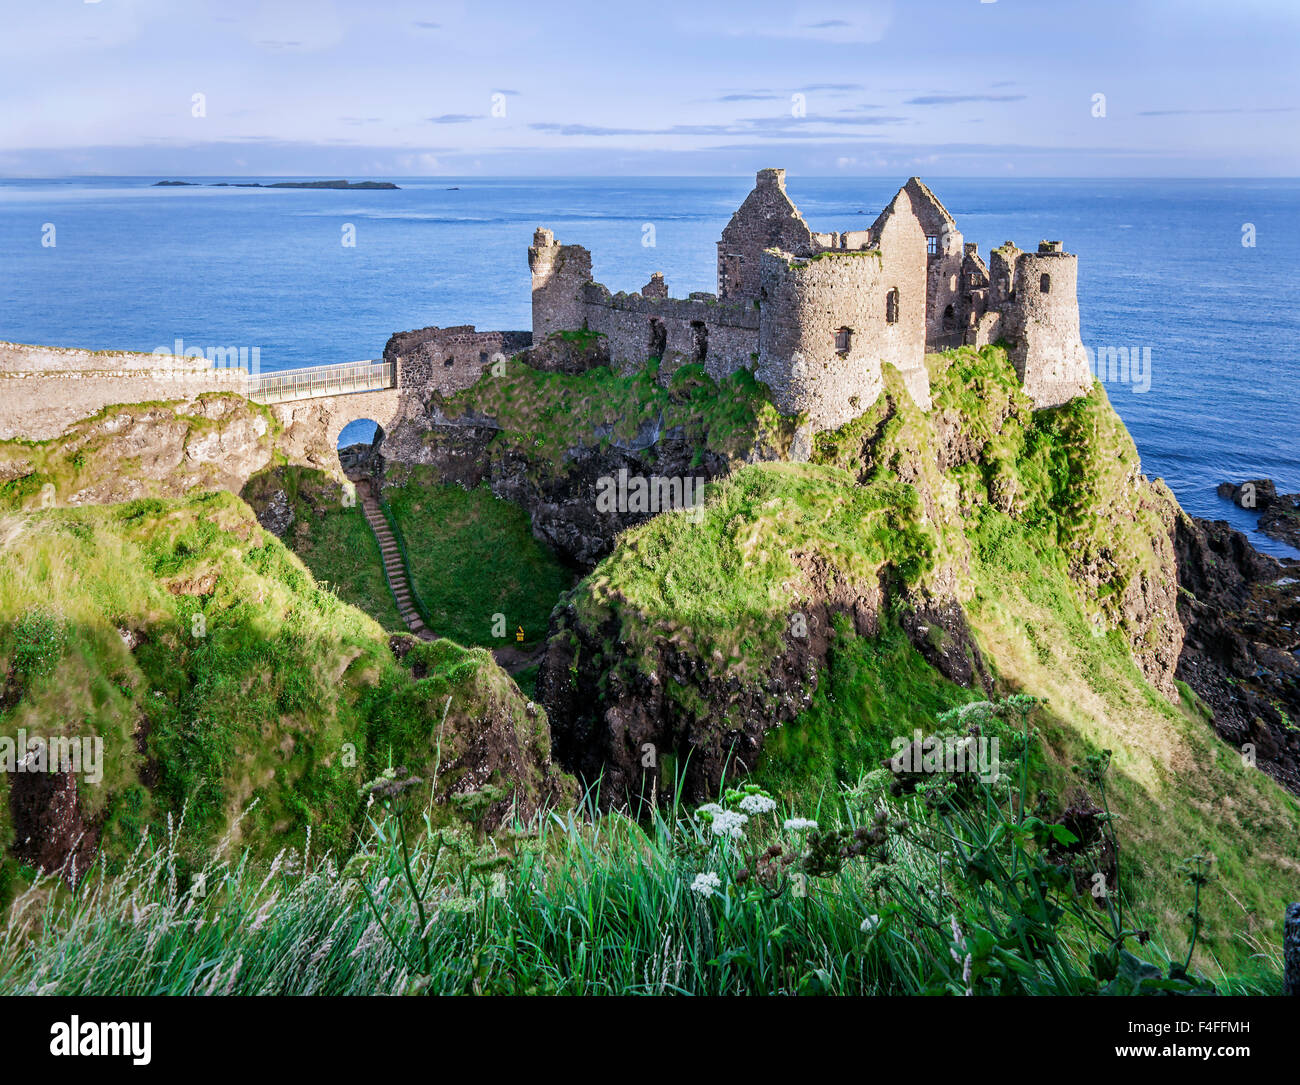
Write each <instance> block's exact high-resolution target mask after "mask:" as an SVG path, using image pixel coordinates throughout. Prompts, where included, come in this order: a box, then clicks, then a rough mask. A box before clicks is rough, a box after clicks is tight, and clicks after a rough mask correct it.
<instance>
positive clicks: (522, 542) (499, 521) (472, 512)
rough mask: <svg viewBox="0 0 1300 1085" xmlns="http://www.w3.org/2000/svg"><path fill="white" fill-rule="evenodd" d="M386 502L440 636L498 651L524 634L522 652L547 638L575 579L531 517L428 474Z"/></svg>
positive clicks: (416, 474) (388, 494) (482, 491)
mask: <svg viewBox="0 0 1300 1085" xmlns="http://www.w3.org/2000/svg"><path fill="white" fill-rule="evenodd" d="M384 498H385V500H386V501H387V502H388V504H389V507H390V508H391V509H392V512H393V516H394V518H395V519H396V521H397V524H398V526H399V527H400V529H401V531H402V534H403V536H405V538H406V542H407V548H408V551H407V552H408V557H409V559H410V574H411V576H412V579H413V580H414V582H415V587H416V590H417V591H418V592H419V593H420V597H421V598H422V599H423V600H424V603H425V606H426V607H428V609H429V618H430V620H431V622H432V628H433V630H434V631H435V632H436V633H437V634H438V635H439V636H443V637H447V638H449V639H451V640H454V641H456V642H457V643H459V644H468V645H482V646H484V647H490V648H494V647H499V646H502V645H506V644H518V643H519V642H518V640H517V638H516V632H517V630H518V629H520V628H522V629H523V631H524V640H523V645H524V646H525V647H527V646H530V645H533V644H536V643H537V642H538V641H540V640H541V639H542V638H543V637H544V636H545V635H546V628H547V624H548V622H549V620H550V616H551V611H552V609H554V607H555V604H556V603H557V602H558V601H559V598H560V595H561V594H562V593H563V592H565V591H566V590H568V588H569V587H570V586H571V584H572V579H573V578H572V575H571V574H570V573H569V572H568V570H567V569H565V567H564V566H563V565H561V564H560V562H559V560H558V559H557V558H556V557H555V555H554V554H552V553H551V552H550V550H548V549H547V548H546V547H545V546H544V545H542V544H541V543H539V542H538V541H537V539H536V538H534V537H533V533H532V529H531V526H530V524H529V520H528V514H527V513H526V512H524V511H523V510H522V509H520V508H519V507H518V506H517V505H514V504H511V503H510V502H509V501H503V500H501V499H499V498H497V497H495V496H494V495H493V494H492V491H491V490H490V489H488V487H487V486H480V487H478V488H477V489H474V490H466V489H465V488H464V487H461V486H456V485H452V484H444V483H439V482H438V481H437V480H436V479H435V478H434V477H433V475H432V472H431V471H430V470H429V469H428V468H423V467H416V468H413V469H412V470H411V472H410V474H409V476H408V477H407V481H406V482H404V483H403V484H402V485H401V486H396V487H392V488H390V489H387V490H385V491H384ZM498 614H499V615H502V616H503V619H504V628H501V626H500V625H499V624H498V622H497V619H496V617H495V616H496V615H498ZM494 626H495V627H496V628H495V629H494ZM498 630H499V632H498Z"/></svg>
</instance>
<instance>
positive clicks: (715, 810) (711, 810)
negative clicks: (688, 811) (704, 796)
mask: <svg viewBox="0 0 1300 1085" xmlns="http://www.w3.org/2000/svg"><path fill="white" fill-rule="evenodd" d="M695 812H696V813H697V814H720V813H722V807H721V806H719V805H718V804H717V803H716V802H706V803H705V804H704V805H703V806H701V807H699V808H697V809H696V811H695Z"/></svg>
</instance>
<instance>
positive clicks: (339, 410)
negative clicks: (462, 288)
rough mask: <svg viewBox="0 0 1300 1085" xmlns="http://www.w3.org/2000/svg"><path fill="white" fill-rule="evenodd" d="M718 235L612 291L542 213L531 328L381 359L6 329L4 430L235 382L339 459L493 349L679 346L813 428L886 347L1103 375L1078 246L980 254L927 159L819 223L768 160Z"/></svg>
mask: <svg viewBox="0 0 1300 1085" xmlns="http://www.w3.org/2000/svg"><path fill="white" fill-rule="evenodd" d="M717 250H718V251H717V278H718V286H717V293H716V294H712V293H703V292H699V293H693V294H691V295H690V296H689V297H687V298H673V297H670V296H669V294H668V286H667V284H666V283H665V282H664V279H663V276H662V274H660V273H658V272H656V273H655V274H654V275H652V276H651V278H650V281H649V282H648V283H646V284H645V286H644V287H642V288H641V290H640V291H639V292H637V293H633V294H627V293H622V292H620V293H617V294H613V293H611V292H610V291H609V289H608V288H607V287H605V286H603V285H602V284H600V283H598V282H595V281H594V280H593V278H592V270H591V253H590V252H589V251H588V250H587V249H585V248H583V247H582V246H581V245H574V244H563V243H561V242H560V241H558V240H556V238H555V235H554V234H553V233H552V232H551V231H550V230H548V229H544V228H543V229H538V230H537V231H536V233H535V234H534V236H533V243H532V245H531V247H530V248H529V249H528V263H529V268H530V269H531V272H532V323H533V328H532V332H531V333H529V332H527V331H478V330H476V329H475V328H474V327H473V326H471V325H462V326H457V327H451V328H436V327H430V328H422V329H419V330H417V331H410V332H399V333H397V334H395V335H394V336H392V338H391V339H389V341H388V344H387V346H386V347H385V349H384V354H383V358H382V361H381V360H367V361H364V362H360V363H348V364H344V365H338V366H325V367H309V368H307V369H302V370H290V371H279V372H275V373H270V374H263V375H260V376H259V375H258V374H256V373H250V372H249V371H248V370H247V369H246V368H244V367H243V366H242V365H241V366H240V367H238V368H235V367H232V368H229V369H223V368H219V367H214V364H213V363H212V361H211V360H210V359H204V358H200V357H188V356H184V357H171V356H166V355H164V356H159V353H158V352H155V353H154V354H133V353H130V352H92V351H84V350H70V349H64V348H52V347H30V346H23V345H21V344H6V343H0V402H3V403H4V406H5V410H4V411H3V412H0V440H6V439H12V438H15V437H21V438H26V439H39V440H45V439H49V438H51V437H54V436H56V435H58V434H59V433H62V432H64V431H66V429H67V428H68V426H69V425H71V424H72V422H74V421H75V420H76V419H78V418H80V417H83V416H86V415H89V414H93V413H94V412H96V411H98V410H101V409H103V408H105V407H107V406H110V405H112V404H124V403H145V402H151V401H158V400H173V399H194V398H195V397H199V396H202V395H204V394H206V393H210V392H223V391H228V392H243V393H245V394H248V395H250V397H251V398H255V399H258V400H259V401H260V402H263V403H271V404H273V410H274V413H275V415H276V417H277V419H278V420H279V422H280V424H281V425H282V426H283V427H284V428H285V430H286V433H287V434H288V440H289V441H290V443H291V444H292V445H293V446H294V447H295V448H300V449H301V450H306V451H302V455H303V456H305V457H306V459H307V460H308V462H311V463H313V464H315V465H318V466H326V467H328V466H330V465H331V464H332V463H334V462H335V460H336V457H335V455H334V447H335V442H336V441H337V438H338V435H339V433H340V432H341V430H342V429H343V428H344V427H345V426H346V425H347V424H348V423H349V422H351V421H354V420H356V419H358V418H371V419H373V420H374V421H376V422H377V423H378V424H379V426H380V427H381V428H382V429H389V428H391V427H393V426H396V425H397V424H398V423H399V422H401V421H402V420H404V419H410V420H418V419H420V418H427V417H428V416H429V415H430V412H431V409H432V407H433V403H434V399H435V397H436V396H437V395H443V396H446V395H452V394H454V393H455V392H458V391H460V390H462V389H465V388H468V387H470V386H471V385H473V384H474V383H475V382H477V381H478V380H479V379H480V378H481V377H482V376H483V373H484V372H485V370H486V369H487V368H488V366H489V364H490V363H491V362H492V361H494V360H495V359H498V358H501V357H508V356H512V355H516V354H522V355H523V356H524V358H525V360H526V361H527V362H528V363H529V364H531V365H534V366H535V367H537V368H541V369H560V370H564V371H566V372H580V371H582V370H583V369H586V368H590V367H591V366H594V365H600V364H608V365H610V366H612V367H614V368H615V369H617V370H619V371H620V372H623V373H630V372H633V371H635V370H638V369H640V368H641V367H642V366H644V365H645V363H646V361H647V359H650V358H654V359H658V361H659V379H660V380H662V381H665V382H666V381H668V380H669V379H671V377H672V374H673V373H674V372H675V371H676V370H677V369H678V368H680V367H681V366H683V365H687V364H696V365H699V366H701V367H702V368H703V369H704V370H705V372H707V373H708V375H709V376H710V377H712V378H713V379H714V380H718V381H720V380H722V379H723V378H725V377H727V376H728V375H730V374H732V373H735V372H737V371H738V370H740V369H748V370H749V371H751V372H752V373H753V374H754V375H755V377H756V378H757V379H759V380H760V381H762V382H763V383H764V384H766V385H767V386H768V387H769V389H770V390H771V396H772V400H773V402H774V404H775V405H776V407H777V409H778V410H780V411H782V412H783V413H785V414H787V415H791V416H802V417H803V419H804V426H803V427H802V429H803V438H804V439H805V441H806V438H807V437H808V436H809V435H810V434H811V433H812V432H815V431H818V430H826V429H833V428H835V427H838V426H841V425H843V424H844V423H846V422H848V421H850V420H852V419H853V418H855V417H857V416H858V415H860V414H861V413H862V412H863V411H865V410H866V409H867V408H868V407H869V406H870V405H871V404H872V403H873V402H875V400H876V398H877V397H878V396H879V395H880V393H881V391H882V389H883V387H884V369H883V367H884V366H885V365H886V364H888V365H891V366H893V367H894V369H895V370H896V371H897V373H898V374H899V375H900V376H901V378H902V382H903V385H904V387H906V389H907V391H908V393H909V394H910V396H911V397H912V399H913V400H914V401H915V402H916V404H917V405H918V406H920V407H922V408H923V409H929V406H930V387H929V377H928V373H927V370H926V365H925V355H926V353H927V352H931V351H937V350H943V349H946V348H950V347H955V346H961V345H963V344H969V345H973V346H976V347H981V346H986V345H988V344H990V343H994V342H998V341H1001V342H1004V343H1006V344H1007V347H1008V350H1009V354H1010V358H1011V361H1012V362H1013V364H1014V365H1015V368H1016V373H1017V375H1018V376H1019V378H1020V381H1021V383H1022V384H1023V386H1024V388H1025V391H1026V393H1027V394H1028V395H1029V396H1030V398H1031V399H1032V400H1033V401H1034V404H1035V406H1037V407H1040V408H1041V407H1051V406H1056V405H1059V404H1061V403H1065V402H1067V401H1068V400H1070V399H1072V398H1073V397H1075V396H1077V395H1080V394H1083V393H1085V392H1087V390H1088V389H1089V388H1090V387H1091V385H1092V373H1091V369H1090V366H1089V364H1088V358H1087V353H1086V351H1085V350H1084V347H1083V344H1082V343H1081V342H1080V339H1079V307H1078V298H1077V276H1078V267H1077V265H1078V260H1077V257H1075V256H1073V255H1071V254H1069V253H1066V252H1065V251H1063V249H1062V247H1061V243H1060V242H1059V241H1043V242H1040V243H1039V245H1038V250H1037V251H1036V252H1022V251H1021V250H1020V249H1018V248H1017V247H1016V246H1015V245H1013V244H1012V243H1011V242H1009V241H1008V242H1007V243H1006V244H1004V245H1002V246H1000V247H999V248H996V249H994V250H993V251H992V253H990V258H989V263H988V264H985V262H984V261H983V260H982V259H981V258H980V255H979V253H978V252H977V251H976V247H975V246H974V245H970V244H966V243H965V241H964V240H963V238H962V235H961V233H960V232H959V231H958V229H957V226H956V223H955V222H954V221H953V218H952V216H951V215H950V214H949V213H948V211H947V209H946V208H945V207H944V206H943V204H942V203H940V202H939V199H938V197H937V196H935V194H934V193H933V192H931V191H930V189H929V188H927V187H926V185H925V184H924V183H922V182H921V180H920V179H919V178H916V177H913V178H912V179H911V180H909V181H908V182H907V184H905V185H904V186H903V187H902V188H901V189H899V190H898V192H897V194H896V195H895V196H894V198H893V200H891V201H890V203H889V205H888V206H887V207H886V208H885V209H884V210H883V211H881V213H880V215H879V216H878V217H877V218H876V220H875V221H874V222H873V223H872V224H871V226H870V227H869V228H867V229H865V230H847V231H844V232H840V233H818V232H816V231H814V230H812V229H811V228H810V227H809V225H808V223H807V222H806V221H805V220H804V218H803V216H802V215H801V214H800V213H799V209H798V208H797V207H795V205H794V203H793V202H791V200H790V197H789V196H788V195H787V194H786V190H785V171H784V170H779V169H764V170H759V171H758V177H757V183H756V185H755V187H754V189H753V191H752V192H750V194H749V195H748V196H747V197H746V198H745V200H744V202H743V203H741V205H740V207H739V208H738V209H737V210H736V212H735V214H733V215H732V217H731V221H730V222H728V223H727V226H726V228H725V229H724V230H723V231H722V236H721V238H720V239H719V241H718V243H717ZM559 333H585V334H583V335H578V336H574V335H568V336H562V335H559ZM557 337H558V340H566V339H567V340H568V342H563V341H557ZM575 339H576V340H577V341H578V344H580V345H581V349H575V343H574V340H575ZM230 349H231V350H233V348H230ZM188 353H189V352H187V354H188ZM356 370H359V371H360V372H361V374H362V377H363V379H364V383H358V379H357V377H356V374H355V373H354V371H356ZM281 384H283V385H285V386H286V388H287V389H288V390H287V391H282V390H280V385H281Z"/></svg>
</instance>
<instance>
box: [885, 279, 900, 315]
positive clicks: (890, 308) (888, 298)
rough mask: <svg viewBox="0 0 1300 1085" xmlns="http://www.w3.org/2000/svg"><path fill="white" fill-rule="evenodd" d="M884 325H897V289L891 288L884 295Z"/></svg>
mask: <svg viewBox="0 0 1300 1085" xmlns="http://www.w3.org/2000/svg"><path fill="white" fill-rule="evenodd" d="M885 323H886V324H897V323H898V287H896V286H895V287H893V288H892V289H891V290H890V291H889V293H888V294H886V295H885Z"/></svg>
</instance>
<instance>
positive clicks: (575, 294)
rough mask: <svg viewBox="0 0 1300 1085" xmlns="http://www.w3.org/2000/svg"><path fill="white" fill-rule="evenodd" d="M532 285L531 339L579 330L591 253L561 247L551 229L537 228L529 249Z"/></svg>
mask: <svg viewBox="0 0 1300 1085" xmlns="http://www.w3.org/2000/svg"><path fill="white" fill-rule="evenodd" d="M528 267H529V270H530V271H531V272H532V286H533V338H534V339H535V340H536V341H537V342H539V343H540V342H541V341H542V340H544V339H545V338H546V337H547V336H548V335H550V334H551V333H552V332H560V331H573V330H576V329H578V328H581V327H582V322H583V318H584V316H585V314H584V312H583V296H582V294H583V288H584V287H585V286H586V285H587V283H589V282H591V253H590V252H588V251H587V250H586V249H584V248H583V247H582V246H581V245H561V244H560V243H559V242H558V241H556V240H555V235H554V234H553V233H552V232H551V231H550V230H545V229H538V230H537V231H535V232H534V234H533V243H532V245H531V246H530V247H529V249H528Z"/></svg>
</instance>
